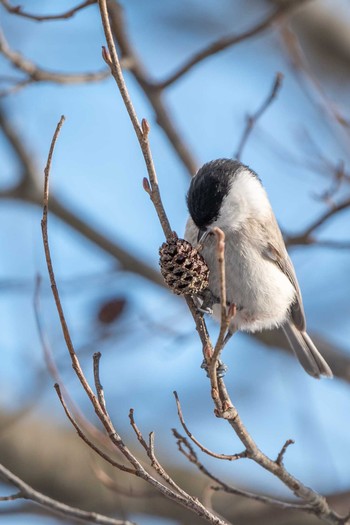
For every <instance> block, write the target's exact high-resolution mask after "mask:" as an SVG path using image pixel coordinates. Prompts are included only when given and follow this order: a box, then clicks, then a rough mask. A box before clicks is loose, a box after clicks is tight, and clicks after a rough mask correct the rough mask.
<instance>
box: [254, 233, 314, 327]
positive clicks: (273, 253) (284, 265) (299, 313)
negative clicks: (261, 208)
mask: <svg viewBox="0 0 350 525" xmlns="http://www.w3.org/2000/svg"><path fill="white" fill-rule="evenodd" d="M276 226H277V223H276ZM277 228H278V226H277ZM278 231H279V230H278ZM279 233H280V232H279ZM267 238H270V239H271V235H269V237H267ZM279 242H281V243H283V244H282V249H280V250H279V249H278V248H276V246H274V245H273V244H272V243H271V242H268V243H267V245H266V246H265V247H264V248H263V257H265V258H266V259H268V260H270V261H271V262H273V263H274V264H276V265H277V266H278V267H279V269H280V270H281V271H282V272H283V273H284V274H285V275H286V276H287V277H288V279H289V280H290V282H291V283H292V285H293V287H294V289H295V292H296V299H295V301H294V303H293V304H292V306H291V311H290V313H291V318H292V320H293V323H294V324H295V326H296V327H297V328H298V330H300V331H302V332H304V331H305V330H306V321H305V314H304V307H303V300H302V298H301V292H300V288H299V284H298V279H297V276H296V275H295V270H294V266H293V263H292V261H291V260H290V258H289V255H288V253H287V251H286V250H285V248H284V242H283V239H282V235H281V236H280V238H279ZM281 252H282V253H281Z"/></svg>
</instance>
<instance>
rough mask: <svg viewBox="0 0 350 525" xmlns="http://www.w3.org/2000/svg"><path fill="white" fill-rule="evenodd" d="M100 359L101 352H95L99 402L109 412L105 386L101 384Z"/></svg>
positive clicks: (95, 375)
mask: <svg viewBox="0 0 350 525" xmlns="http://www.w3.org/2000/svg"><path fill="white" fill-rule="evenodd" d="M100 359H101V352H95V353H94V355H93V361H94V380H95V387H96V393H97V399H98V402H99V403H100V407H101V408H102V410H103V411H104V413H105V414H107V410H106V401H105V396H104V392H103V386H102V385H101V381H100Z"/></svg>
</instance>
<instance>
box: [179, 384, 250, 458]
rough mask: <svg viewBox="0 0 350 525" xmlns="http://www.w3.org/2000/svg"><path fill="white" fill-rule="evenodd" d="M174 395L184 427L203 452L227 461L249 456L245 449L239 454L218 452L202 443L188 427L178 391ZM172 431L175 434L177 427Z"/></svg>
mask: <svg viewBox="0 0 350 525" xmlns="http://www.w3.org/2000/svg"><path fill="white" fill-rule="evenodd" d="M174 396H175V401H176V408H177V413H178V416H179V419H180V423H181V425H182V428H183V429H184V431H185V432H186V434H187V436H188V437H189V438H190V439H191V441H193V443H195V444H196V445H197V447H199V448H200V449H201V451H202V452H204V453H205V454H208V456H211V457H213V458H216V459H225V460H227V461H236V460H237V459H241V458H246V457H247V452H246V451H245V450H244V451H243V452H239V453H238V454H218V453H216V452H213V451H212V450H209V449H208V448H206V447H205V446H204V445H202V443H201V442H200V441H198V439H196V438H195V437H194V435H193V434H192V432H191V431H190V430H189V429H188V427H187V425H186V423H185V419H184V416H183V413H182V408H181V404H180V400H179V396H178V394H177V392H176V391H174ZM172 431H173V434H174V433H175V432H177V431H176V429H172Z"/></svg>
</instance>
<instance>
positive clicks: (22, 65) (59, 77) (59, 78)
mask: <svg viewBox="0 0 350 525" xmlns="http://www.w3.org/2000/svg"><path fill="white" fill-rule="evenodd" d="M0 53H2V54H3V55H4V57H6V58H7V59H8V60H9V61H10V62H11V64H12V65H13V66H14V67H15V68H17V69H19V70H20V71H22V73H25V74H26V75H27V76H28V78H26V79H24V80H23V81H22V82H28V83H29V82H54V83H56V84H84V83H87V82H99V81H100V80H104V79H105V78H107V77H108V76H109V71H98V72H96V73H56V72H54V71H47V70H45V69H42V68H40V67H39V66H37V65H36V64H34V63H33V62H31V61H30V60H28V59H27V58H25V57H24V56H23V55H21V54H20V53H17V52H16V51H13V50H12V49H11V48H10V46H9V45H8V43H7V41H6V39H5V35H4V34H3V32H2V31H1V29H0Z"/></svg>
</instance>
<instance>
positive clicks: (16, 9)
mask: <svg viewBox="0 0 350 525" xmlns="http://www.w3.org/2000/svg"><path fill="white" fill-rule="evenodd" d="M0 2H1V4H2V5H3V6H4V8H5V9H6V10H7V11H8V12H9V13H12V14H14V15H18V16H22V17H23V18H28V19H29V20H35V21H36V22H46V21H50V20H67V19H68V18H71V17H72V16H74V15H75V13H77V12H78V11H81V10H82V9H84V8H85V7H88V6H89V5H92V4H95V3H96V0H86V1H85V2H82V3H81V4H78V5H77V6H76V7H73V8H72V9H69V10H68V11H66V12H64V13H61V14H57V15H33V14H31V13H26V12H25V11H23V10H22V6H20V5H17V6H12V5H11V4H10V2H8V0H0Z"/></svg>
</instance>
